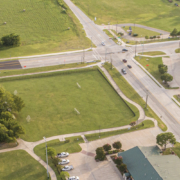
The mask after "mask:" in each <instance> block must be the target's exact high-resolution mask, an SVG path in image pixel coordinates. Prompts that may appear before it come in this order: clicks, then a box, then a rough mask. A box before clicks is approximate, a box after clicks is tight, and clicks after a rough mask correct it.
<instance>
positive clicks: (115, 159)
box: [114, 156, 123, 165]
mask: <svg viewBox="0 0 180 180" xmlns="http://www.w3.org/2000/svg"><path fill="white" fill-rule="evenodd" d="M114 162H115V163H116V164H117V165H121V164H122V163H123V158H122V156H119V157H115V158H114Z"/></svg>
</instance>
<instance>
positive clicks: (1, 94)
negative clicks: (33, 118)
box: [0, 87, 25, 142]
mask: <svg viewBox="0 0 180 180" xmlns="http://www.w3.org/2000/svg"><path fill="white" fill-rule="evenodd" d="M23 107H25V104H24V102H23V100H22V99H21V98H20V97H19V96H17V95H15V94H12V93H10V92H8V91H6V90H5V89H4V88H3V87H0V142H11V141H15V140H16V138H19V135H20V134H24V133H25V130H24V128H23V127H22V126H21V125H19V123H18V121H17V120H16V118H15V114H18V112H20V111H21V109H22V108H23Z"/></svg>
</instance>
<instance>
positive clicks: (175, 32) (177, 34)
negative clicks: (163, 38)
mask: <svg viewBox="0 0 180 180" xmlns="http://www.w3.org/2000/svg"><path fill="white" fill-rule="evenodd" d="M170 35H171V36H172V37H176V36H180V31H178V30H177V29H176V28H174V29H173V31H172V32H171V33H170Z"/></svg>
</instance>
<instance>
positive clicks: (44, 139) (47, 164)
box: [43, 137, 49, 179]
mask: <svg viewBox="0 0 180 180" xmlns="http://www.w3.org/2000/svg"><path fill="white" fill-rule="evenodd" d="M43 139H44V140H45V142H46V137H43ZM46 162H47V178H48V179H49V171H48V156H47V142H46Z"/></svg>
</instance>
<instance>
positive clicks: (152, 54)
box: [138, 51, 166, 56]
mask: <svg viewBox="0 0 180 180" xmlns="http://www.w3.org/2000/svg"><path fill="white" fill-rule="evenodd" d="M138 54H140V55H147V56H158V55H166V53H164V52H162V51H151V52H143V53H138Z"/></svg>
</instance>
